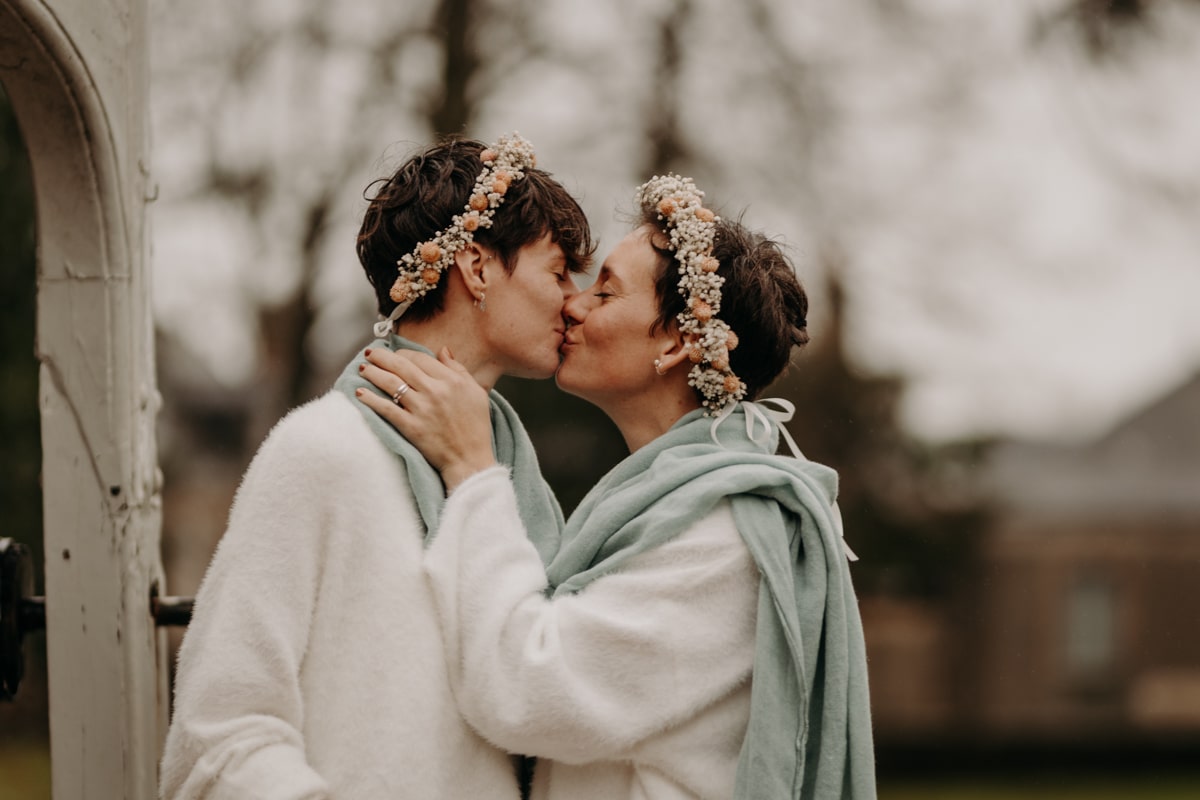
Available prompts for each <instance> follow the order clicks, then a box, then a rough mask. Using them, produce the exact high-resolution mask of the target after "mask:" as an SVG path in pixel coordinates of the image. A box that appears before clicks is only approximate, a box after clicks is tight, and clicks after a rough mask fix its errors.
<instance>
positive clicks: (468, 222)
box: [462, 212, 479, 231]
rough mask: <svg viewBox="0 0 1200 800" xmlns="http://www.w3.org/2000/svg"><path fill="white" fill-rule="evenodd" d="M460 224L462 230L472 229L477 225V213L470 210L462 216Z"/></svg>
mask: <svg viewBox="0 0 1200 800" xmlns="http://www.w3.org/2000/svg"><path fill="white" fill-rule="evenodd" d="M462 226H463V230H464V231H473V230H475V229H476V228H478V227H479V214H477V213H475V212H471V213H470V214H466V215H464V216H463V221H462Z"/></svg>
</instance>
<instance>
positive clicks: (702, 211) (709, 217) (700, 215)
mask: <svg viewBox="0 0 1200 800" xmlns="http://www.w3.org/2000/svg"><path fill="white" fill-rule="evenodd" d="M716 218H717V215H716V214H714V213H713V212H712V211H710V210H708V209H707V208H697V209H696V219H698V220H700V221H701V222H712V221H713V220H714V219H716Z"/></svg>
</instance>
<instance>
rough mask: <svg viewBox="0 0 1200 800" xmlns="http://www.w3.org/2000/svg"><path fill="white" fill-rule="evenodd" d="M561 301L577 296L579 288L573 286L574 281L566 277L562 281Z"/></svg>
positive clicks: (568, 276)
mask: <svg viewBox="0 0 1200 800" xmlns="http://www.w3.org/2000/svg"><path fill="white" fill-rule="evenodd" d="M561 283H562V293H563V300H564V301H565V300H570V299H571V298H572V297H574V296H575V295H577V294H579V287H578V286H577V285H576V284H575V279H574V278H572V277H571V276H570V275H567V276H566V277H565V278H564V279H563V280H562V282H561Z"/></svg>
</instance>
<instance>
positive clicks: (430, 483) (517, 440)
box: [333, 333, 563, 563]
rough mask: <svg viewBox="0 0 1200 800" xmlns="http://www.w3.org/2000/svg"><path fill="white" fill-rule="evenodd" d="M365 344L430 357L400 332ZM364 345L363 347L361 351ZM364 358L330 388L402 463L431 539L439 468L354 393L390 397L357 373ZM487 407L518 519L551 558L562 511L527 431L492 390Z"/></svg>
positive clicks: (440, 499)
mask: <svg viewBox="0 0 1200 800" xmlns="http://www.w3.org/2000/svg"><path fill="white" fill-rule="evenodd" d="M368 347H370V348H372V349H380V348H384V349H387V350H391V351H393V352H394V351H396V350H417V351H420V352H422V353H425V354H427V355H430V356H432V355H433V353H431V352H430V351H429V350H428V349H427V348H425V347H422V346H421V345H419V344H417V343H416V342H411V341H409V340H408V339H404V338H402V337H400V336H397V335H395V334H394V333H393V334H389V335H388V338H386V339H376V340H375V341H374V342H372V343H371V344H370V345H368ZM365 349H366V348H364V350H365ZM365 360H366V356H364V355H363V351H359V353H358V355H357V356H355V357H354V358H353V359H352V360H351V361H350V363H349V364H348V365H346V368H345V369H344V370H342V374H341V376H339V377H338V379H337V381H336V382H334V384H333V386H334V388H335V389H337V390H338V391H341V392H342V393H344V394H345V395H346V396H348V397H349V398H350V400H351V401H352V402H353V403H354V405H355V406H357V407H358V410H359V411H361V412H362V414H363V418H364V419H365V420H366V421H367V426H368V427H370V429H371V430H372V431H373V432H374V433H375V435H376V436H378V437H379V440H380V441H381V442H383V444H384V446H385V447H387V449H388V450H391V451H392V452H393V453H395V454H396V455H397V456H399V458H400V459H401V460H402V461H403V462H404V465H405V467H406V468H407V470H408V482H409V485H410V486H412V491H413V496H414V497H416V501H417V511H418V512H419V513H420V514H421V519H422V521H423V522H424V523H425V540H426V542H428V541H430V540H431V539H432V538H433V536H434V535H435V533H436V532H437V528H438V520H439V518H440V517H441V513H442V506H443V505H444V503H445V500H446V489H445V487H444V486H443V485H442V478H441V476H440V475H439V474H438V471H437V470H436V469H434V468H433V467H432V466H430V464H429V462H428V461H426V460H425V457H424V456H422V455H421V453H420V451H419V450H417V448H416V447H414V446H413V445H412V444H410V443H409V441H408V440H407V439H405V438H404V437H403V436H401V435H400V432H399V431H397V430H396V429H395V428H393V427H392V426H391V424H389V423H388V422H387V421H386V420H384V419H383V418H382V417H380V416H379V415H378V414H376V413H375V412H374V411H372V410H371V409H369V408H367V406H366V405H364V404H363V403H362V402H360V401H358V400H357V399H355V397H354V390H355V389H367V390H368V391H372V392H374V393H375V394H377V395H379V396H380V397H387V398H388V400H389V401H390V400H391V398H390V397H388V395H386V394H384V392H383V391H382V390H380V389H378V388H376V387H375V385H374V384H373V383H371V382H370V381H368V380H367V379H366V378H364V377H362V375H360V374H359V373H358V365H359V364H361V363H363V362H364V361H365ZM488 396H489V399H490V400H491V408H492V450H493V453H494V454H495V456H496V460H497V461H498V462H500V463H501V464H504V465H505V466H507V467H508V468H509V469H510V471H511V473H512V482H513V487H514V489H515V491H516V495H517V507H518V509H519V510H520V512H521V521H522V522H524V523H525V530H526V531H528V534H529V540H530V541H531V542H533V545H534V547H536V548H537V551H538V555H540V556H541V557H542V561H543V562H544V563H549V560H550V559H551V558H552V557H553V556H554V553H555V551H557V549H558V540H559V535H560V533H561V531H562V529H563V515H562V509H561V508H560V507H559V505H558V500H557V499H556V498H555V496H554V492H553V491H551V489H550V486H549V485H548V484H547V483H546V481H545V479H543V478H542V473H541V470H540V468H539V467H538V460H537V453H536V452H535V451H534V449H533V442H531V441H530V440H529V434H528V433H526V432H525V427H524V426H523V425H521V420H520V419H519V418H518V417H517V414H516V412H515V411H513V408H512V406H510V405H509V404H508V401H507V400H505V399H504V398H503V397H501V396H500V395H499V394H498V393H497V392H494V391H493V392H489V393H488Z"/></svg>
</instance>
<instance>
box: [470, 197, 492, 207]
mask: <svg viewBox="0 0 1200 800" xmlns="http://www.w3.org/2000/svg"><path fill="white" fill-rule="evenodd" d="M487 207H488V199H487V195H486V194H473V195H471V208H472V209H474V210H475V211H484V210H486V209H487Z"/></svg>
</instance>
